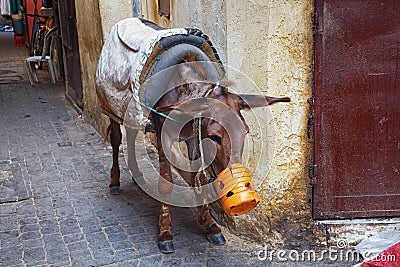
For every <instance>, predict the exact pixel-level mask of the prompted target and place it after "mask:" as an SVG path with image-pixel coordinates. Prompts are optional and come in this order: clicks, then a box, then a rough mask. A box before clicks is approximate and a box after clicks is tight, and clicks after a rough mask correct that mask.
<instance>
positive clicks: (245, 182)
mask: <svg viewBox="0 0 400 267" xmlns="http://www.w3.org/2000/svg"><path fill="white" fill-rule="evenodd" d="M214 187H215V189H216V191H217V194H218V196H220V197H221V198H220V201H221V204H222V207H223V209H224V211H225V213H226V214H228V215H231V216H238V215H241V214H243V213H246V212H248V211H250V210H252V209H253V208H255V207H256V206H257V204H258V203H259V202H260V197H259V196H258V193H257V191H256V190H255V188H254V185H253V181H252V180H251V177H250V174H249V171H248V170H247V168H246V166H244V165H243V164H240V163H235V164H232V169H229V168H226V169H225V170H223V171H222V172H220V173H219V174H218V179H216V180H215V181H214Z"/></svg>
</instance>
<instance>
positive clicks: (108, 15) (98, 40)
mask: <svg viewBox="0 0 400 267" xmlns="http://www.w3.org/2000/svg"><path fill="white" fill-rule="evenodd" d="M75 6H76V17H77V29H78V41H79V53H80V62H81V74H82V86H83V102H84V108H83V115H84V118H85V120H87V121H88V122H90V123H91V124H92V125H93V126H94V127H95V128H96V129H97V130H98V131H99V132H100V133H101V134H105V132H106V128H107V125H108V123H109V119H108V118H107V117H106V116H105V115H103V114H102V113H101V112H100V110H99V108H98V102H97V96H96V87H95V82H96V80H95V79H96V70H97V63H98V60H99V57H100V53H101V49H102V47H103V43H104V41H105V39H106V38H107V36H108V33H109V31H110V29H111V27H112V26H113V25H114V24H115V23H116V22H118V21H119V20H122V19H124V18H128V17H132V16H133V7H132V1H130V0H117V1H111V0H99V1H85V0H75Z"/></svg>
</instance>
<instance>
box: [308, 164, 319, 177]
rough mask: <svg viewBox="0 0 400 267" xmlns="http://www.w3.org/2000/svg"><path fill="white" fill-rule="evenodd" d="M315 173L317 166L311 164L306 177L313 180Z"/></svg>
mask: <svg viewBox="0 0 400 267" xmlns="http://www.w3.org/2000/svg"><path fill="white" fill-rule="evenodd" d="M316 172H317V165H316V164H314V163H311V164H310V169H309V171H308V177H310V179H313V178H314V177H315V174H316Z"/></svg>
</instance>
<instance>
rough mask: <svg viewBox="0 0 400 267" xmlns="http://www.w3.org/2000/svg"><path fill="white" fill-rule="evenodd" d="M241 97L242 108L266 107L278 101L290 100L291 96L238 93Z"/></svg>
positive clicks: (240, 104)
mask: <svg viewBox="0 0 400 267" xmlns="http://www.w3.org/2000/svg"><path fill="white" fill-rule="evenodd" d="M237 96H238V97H239V107H240V109H241V110H246V109H251V108H258V107H265V106H269V105H272V104H274V103H278V102H290V98H289V97H281V98H279V97H272V96H263V95H241V94H238V95H237Z"/></svg>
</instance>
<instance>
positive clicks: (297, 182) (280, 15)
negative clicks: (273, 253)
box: [226, 0, 313, 240]
mask: <svg viewBox="0 0 400 267" xmlns="http://www.w3.org/2000/svg"><path fill="white" fill-rule="evenodd" d="M226 6H227V7H226V9H227V15H226V17H227V62H228V65H230V66H232V67H234V68H237V69H238V70H240V71H241V72H243V73H245V74H246V75H248V76H249V77H250V78H251V80H253V81H254V82H255V84H256V85H257V86H258V87H259V89H260V91H262V92H263V93H264V94H266V95H271V96H289V97H290V98H291V100H292V102H291V103H289V104H286V103H279V104H276V105H274V106H271V107H270V108H269V109H270V112H271V114H272V116H271V117H270V118H267V119H266V120H265V121H261V124H264V123H265V125H263V127H265V128H266V131H267V132H268V131H269V129H275V133H274V137H272V138H271V137H270V138H266V139H263V140H260V138H261V137H260V135H259V134H252V133H250V135H249V138H250V139H251V142H255V143H260V142H261V143H262V142H263V141H264V140H265V141H267V142H269V143H273V144H274V146H275V147H274V148H273V147H272V149H273V151H270V153H267V157H266V161H271V168H270V169H269V171H268V173H264V174H263V173H262V172H258V173H257V175H258V176H260V175H261V176H263V175H264V176H265V177H264V179H263V177H261V179H263V183H262V184H261V186H260V187H259V189H258V190H259V193H260V196H261V203H260V205H259V207H257V209H256V210H255V211H254V213H252V214H249V215H247V216H246V215H245V216H241V217H238V218H235V226H236V228H237V229H238V232H240V228H241V227H244V228H247V227H251V225H250V226H248V225H247V224H248V223H247V222H248V221H254V222H256V224H257V225H258V226H259V228H263V229H264V230H263V231H257V233H256V236H253V238H258V239H264V240H265V239H266V238H267V239H268V238H269V237H268V236H269V233H273V236H275V237H276V236H280V233H282V232H285V233H287V232H288V231H287V230H288V229H286V228H293V226H295V227H299V229H300V228H302V227H305V225H307V224H308V223H309V222H310V219H311V206H310V205H309V198H310V197H311V195H310V184H309V178H308V164H309V163H308V161H309V153H310V140H308V138H307V135H306V132H307V128H306V127H307V117H308V112H309V105H308V103H307V99H308V98H310V97H311V77H312V70H311V65H312V48H313V45H312V44H313V39H312V13H313V1H310V0H287V1H279V0H276V1H262V0H259V1H240V0H230V1H229V2H227V4H226ZM249 119H250V120H247V121H248V122H249V126H250V128H256V126H257V124H260V122H256V121H254V120H251V118H249ZM269 132H271V131H269ZM274 139H275V140H274ZM259 148H260V146H249V148H248V150H249V152H250V153H249V154H250V155H254V156H250V160H249V165H250V166H249V167H250V168H251V169H252V171H253V173H254V174H255V167H256V166H251V165H252V163H253V164H254V161H256V159H257V155H258V154H259V153H260V151H259V150H260V149H259ZM251 157H253V158H254V160H253V161H252V159H251ZM261 165H262V160H261ZM252 167H253V168H252ZM260 169H261V170H262V168H260ZM257 178H258V179H260V177H257ZM259 222H261V223H259ZM285 225H286V226H287V227H285ZM260 230H261V229H260ZM303 230H304V229H303ZM299 231H301V230H299ZM259 232H263V233H268V234H265V235H261V236H259Z"/></svg>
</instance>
